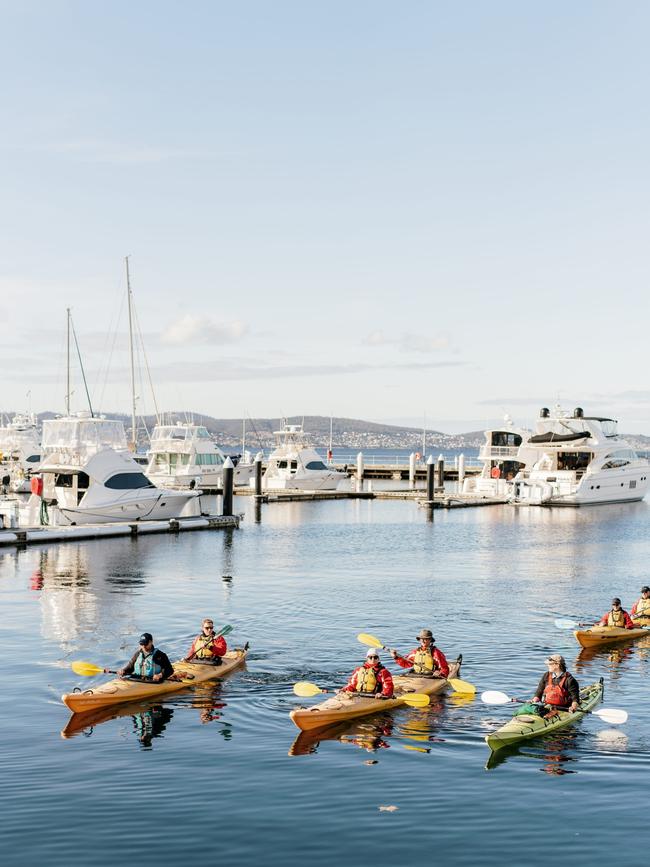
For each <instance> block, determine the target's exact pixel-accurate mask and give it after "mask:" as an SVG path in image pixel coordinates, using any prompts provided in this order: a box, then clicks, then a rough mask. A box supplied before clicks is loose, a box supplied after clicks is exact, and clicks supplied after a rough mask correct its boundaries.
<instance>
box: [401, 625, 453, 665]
mask: <svg viewBox="0 0 650 867" xmlns="http://www.w3.org/2000/svg"><path fill="white" fill-rule="evenodd" d="M417 639H418V641H419V642H420V646H419V647H416V648H414V649H413V650H412V651H411V652H410V653H409V654H408V655H407V656H400V655H399V653H398V652H397V651H396V650H391V654H392V657H393V659H394V660H395V662H396V663H397V664H398V665H400V666H401V667H402V668H413V674H416V675H417V676H418V677H447V675H448V674H449V663H448V662H447V660H446V659H445V654H444V653H443V652H442V650H438V648H437V647H436V639H435V638H434V637H433V633H432V632H431V630H430V629H421V630H420V632H419V634H418V636H417Z"/></svg>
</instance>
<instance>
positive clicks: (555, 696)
mask: <svg viewBox="0 0 650 867" xmlns="http://www.w3.org/2000/svg"><path fill="white" fill-rule="evenodd" d="M566 679H567V672H566V671H565V672H564V674H563V675H562V677H561V678H560V679H559V681H558V682H557V683H553V675H552V674H551V672H550V671H549V673H548V680H547V681H546V689H545V690H544V701H545V702H546V704H552V705H555V706H556V707H568V706H569V705H570V704H571V697H570V695H569V690H568V689H567V688H566Z"/></svg>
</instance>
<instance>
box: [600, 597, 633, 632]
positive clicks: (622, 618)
mask: <svg viewBox="0 0 650 867" xmlns="http://www.w3.org/2000/svg"><path fill="white" fill-rule="evenodd" d="M596 625H597V626H618V627H619V629H634V623H632V618H631V617H630V615H629V614H628V613H627V611H624V610H623V608H622V607H621V600H620V599H619V598H618V596H615V597H614V598H613V599H612V610H611V611H608V612H607V613H606V614H603V616H602V617H601V618H600V620H599V621H598V623H597V624H596Z"/></svg>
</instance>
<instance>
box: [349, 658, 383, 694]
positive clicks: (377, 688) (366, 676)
mask: <svg viewBox="0 0 650 867" xmlns="http://www.w3.org/2000/svg"><path fill="white" fill-rule="evenodd" d="M383 667H384V666H383V665H380V666H378V667H377V669H375V668H368V667H367V666H365V665H362V666H361V668H358V669H357V676H356V678H355V682H354V689H355V691H356V692H365V693H370V694H371V695H372V694H374V693H376V692H381V690H382V686H381V681H380V680H379V678H378V677H377V675H378V674H379V672H380V671H381V669H382V668H383Z"/></svg>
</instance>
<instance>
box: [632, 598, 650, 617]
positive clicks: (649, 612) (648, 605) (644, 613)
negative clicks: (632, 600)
mask: <svg viewBox="0 0 650 867" xmlns="http://www.w3.org/2000/svg"><path fill="white" fill-rule="evenodd" d="M634 616H635V617H648V616H650V599H646V598H645V596H642V597H641V598H640V599H639V601H638V602H637V603H636V611H635V613H634Z"/></svg>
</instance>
